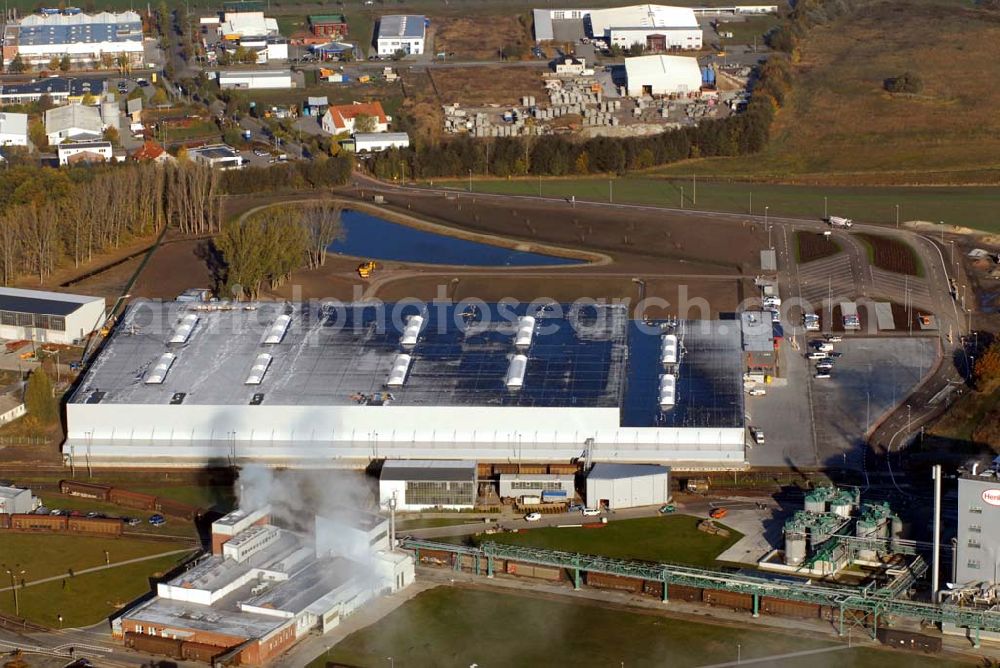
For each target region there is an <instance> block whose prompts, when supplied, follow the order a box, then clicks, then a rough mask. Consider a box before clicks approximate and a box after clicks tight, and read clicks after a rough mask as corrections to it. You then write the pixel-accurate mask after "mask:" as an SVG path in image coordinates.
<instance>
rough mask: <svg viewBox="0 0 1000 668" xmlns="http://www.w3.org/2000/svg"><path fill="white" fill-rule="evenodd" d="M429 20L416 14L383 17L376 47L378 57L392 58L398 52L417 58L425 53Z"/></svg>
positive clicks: (379, 24) (380, 20) (379, 23)
mask: <svg viewBox="0 0 1000 668" xmlns="http://www.w3.org/2000/svg"><path fill="white" fill-rule="evenodd" d="M426 30H427V19H426V18H424V17H423V16H418V15H415V14H394V15H391V16H383V17H382V18H381V19H379V22H378V37H377V38H376V40H375V46H376V47H377V48H378V55H380V56H392V55H394V54H395V53H396V52H398V51H402V52H403V53H404V54H406V55H413V56H417V55H420V54H421V53H423V52H424V37H425V33H426Z"/></svg>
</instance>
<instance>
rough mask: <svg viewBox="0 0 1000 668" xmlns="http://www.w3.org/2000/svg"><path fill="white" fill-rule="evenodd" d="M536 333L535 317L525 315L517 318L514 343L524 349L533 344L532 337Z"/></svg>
mask: <svg viewBox="0 0 1000 668" xmlns="http://www.w3.org/2000/svg"><path fill="white" fill-rule="evenodd" d="M534 335H535V319H534V318H533V317H531V316H530V315H525V316H522V317H520V318H518V319H517V333H516V334H515V335H514V345H515V346H516V347H518V348H521V349H524V348H528V347H530V346H531V337H533V336H534Z"/></svg>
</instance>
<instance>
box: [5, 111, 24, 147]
mask: <svg viewBox="0 0 1000 668" xmlns="http://www.w3.org/2000/svg"><path fill="white" fill-rule="evenodd" d="M27 145H28V114H12V113H9V112H8V113H2V112H0V146H27Z"/></svg>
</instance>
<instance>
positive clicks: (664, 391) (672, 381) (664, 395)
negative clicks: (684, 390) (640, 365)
mask: <svg viewBox="0 0 1000 668" xmlns="http://www.w3.org/2000/svg"><path fill="white" fill-rule="evenodd" d="M676 395H677V378H676V377H675V376H674V375H673V374H672V373H665V374H662V375H661V376H660V408H661V409H662V410H665V411H666V410H670V409H671V408H673V407H674V404H675V403H677V396H676Z"/></svg>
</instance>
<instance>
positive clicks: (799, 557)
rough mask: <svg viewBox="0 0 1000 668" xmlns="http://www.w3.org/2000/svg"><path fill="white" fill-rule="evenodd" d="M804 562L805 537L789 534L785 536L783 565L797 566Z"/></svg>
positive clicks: (794, 533)
mask: <svg viewBox="0 0 1000 668" xmlns="http://www.w3.org/2000/svg"><path fill="white" fill-rule="evenodd" d="M805 560H806V535H805V534H804V533H799V532H797V531H795V532H789V533H786V534H785V563H786V564H788V565H789V566H798V565H799V564H801V563H802V562H803V561H805Z"/></svg>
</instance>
